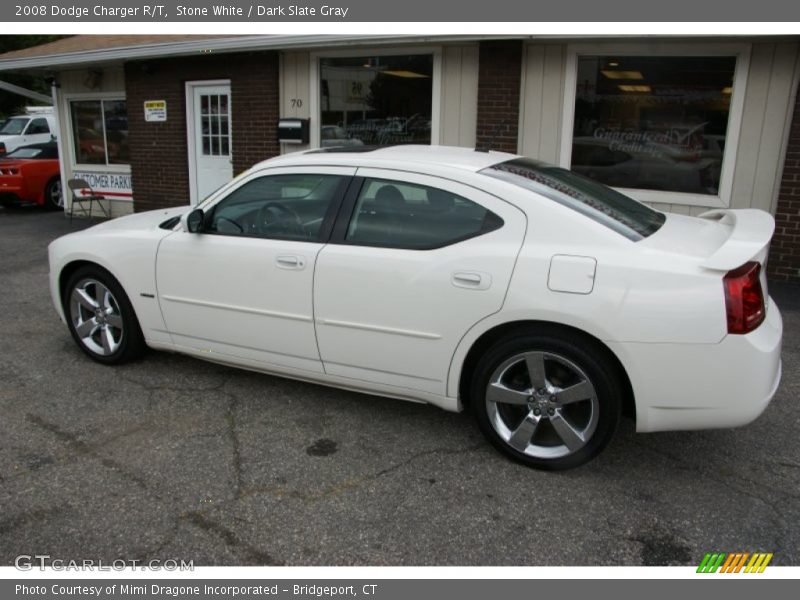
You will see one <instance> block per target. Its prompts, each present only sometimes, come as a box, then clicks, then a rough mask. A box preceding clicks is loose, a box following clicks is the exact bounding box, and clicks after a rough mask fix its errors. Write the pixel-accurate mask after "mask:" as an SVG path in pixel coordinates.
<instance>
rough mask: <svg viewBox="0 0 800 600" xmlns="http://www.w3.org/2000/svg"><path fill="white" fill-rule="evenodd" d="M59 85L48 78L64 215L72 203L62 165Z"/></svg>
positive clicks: (62, 144) (64, 162)
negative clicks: (55, 132)
mask: <svg viewBox="0 0 800 600" xmlns="http://www.w3.org/2000/svg"><path fill="white" fill-rule="evenodd" d="M60 87H61V86H60V85H59V83H58V82H57V81H56V78H55V77H53V78H52V79H51V80H50V96H51V99H52V102H53V118H54V119H55V121H56V131H57V132H58V135H56V147H57V148H58V172H59V175H60V176H61V198H62V200H63V204H64V215H65V216H66V215H67V214H68V213H69V208H68V207H67V204H68V203H69V204H70V205H71V204H72V196H71V195H70V194H67V189H68V188H67V171H66V168H65V167H64V165H65V164H66V155H65V154H64V143H63V140H62V139H61V138H63V137H64V136H63V135H61V134H62V131H61V102H60V95H59V93H58V88H60Z"/></svg>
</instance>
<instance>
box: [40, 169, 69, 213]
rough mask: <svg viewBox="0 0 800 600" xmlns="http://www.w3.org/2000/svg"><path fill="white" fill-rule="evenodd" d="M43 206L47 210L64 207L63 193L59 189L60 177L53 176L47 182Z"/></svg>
mask: <svg viewBox="0 0 800 600" xmlns="http://www.w3.org/2000/svg"><path fill="white" fill-rule="evenodd" d="M44 206H45V208H47V209H49V210H63V209H64V193H63V190H62V189H61V178H60V177H53V179H51V180H50V181H48V182H47V187H46V188H45V190H44Z"/></svg>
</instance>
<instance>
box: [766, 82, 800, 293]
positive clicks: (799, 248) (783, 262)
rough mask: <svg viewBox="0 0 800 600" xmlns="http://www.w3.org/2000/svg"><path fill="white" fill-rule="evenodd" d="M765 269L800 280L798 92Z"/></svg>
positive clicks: (783, 277)
mask: <svg viewBox="0 0 800 600" xmlns="http://www.w3.org/2000/svg"><path fill="white" fill-rule="evenodd" d="M767 268H768V271H767V274H768V275H769V277H770V278H771V279H774V280H777V281H792V282H795V283H800V94H799V95H798V96H797V98H796V100H795V105H794V116H793V117H792V125H791V130H790V132H789V144H788V146H787V148H786V162H785V163H784V166H783V177H782V179H781V187H780V191H779V192H778V207H777V209H776V211H775V237H773V238H772V245H771V246H770V252H769V262H768V264H767Z"/></svg>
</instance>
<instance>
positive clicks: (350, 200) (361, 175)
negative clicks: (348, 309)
mask: <svg viewBox="0 0 800 600" xmlns="http://www.w3.org/2000/svg"><path fill="white" fill-rule="evenodd" d="M365 171H366V172H365ZM381 172H382V174H381ZM415 179H417V180H419V179H424V180H428V181H424V182H423V181H415ZM368 180H370V181H371V180H380V181H386V182H388V183H391V184H394V183H396V184H400V185H416V186H423V187H431V188H437V189H440V190H443V191H446V192H448V193H451V194H454V195H456V196H459V197H460V198H463V199H464V200H467V201H468V202H472V203H473V204H477V205H478V206H480V207H481V208H483V209H484V210H485V211H487V212H489V213H491V214H493V215H494V216H495V217H496V218H497V219H499V221H500V225H499V226H498V227H495V228H494V229H490V230H489V231H478V232H477V233H474V234H470V235H464V236H461V237H458V238H455V239H452V240H448V241H447V243H444V244H436V245H431V246H414V247H408V246H398V245H396V244H388V243H387V244H374V243H368V242H357V241H356V242H354V241H352V240H348V239H347V234H348V230H349V228H350V224H351V223H352V222H353V219H354V217H355V214H356V207H357V206H358V199H359V197H360V196H361V190H362V188H363V187H364V183H365V182H366V181H368ZM431 180H440V181H441V183H442V184H443V185H438V186H437V185H435V184H433V183H432V182H431ZM449 182H450V180H447V179H442V178H439V177H436V176H434V175H427V174H419V173H411V172H408V171H391V170H385V169H379V168H373V167H368V168H365V167H362V168H359V172H357V173H356V175H355V177H353V179H352V182H351V184H350V186H349V187H348V189H347V192H346V194H345V196H344V198H343V201H342V204H341V206H340V208H339V211H338V214H337V217H336V221H335V222H334V223H333V228H332V231H331V235H330V238H329V240H328V243H330V244H337V245H341V246H358V247H361V248H382V249H387V250H401V251H405V252H429V251H431V250H440V249H442V248H449V247H450V246H454V245H456V244H459V243H461V242H465V241H467V240H472V239H475V238H479V237H482V236H484V235H487V234H489V233H493V232H495V231H500V230H501V229H503V227H505V225H506V220H505V218H503V216H502V215H499V214H497V212H496V211H494V210H492V209H491V208H489V207H487V206H486V205H485V204H484V203H483V202H480V201H479V200H476V199H475V198H468V197H466V196H465V194H464V193H463V192H460V191H459V192H457V191H453V190H452V189H448V188H447V184H448V183H449ZM483 193H485V194H487V195H489V193H488V192H483Z"/></svg>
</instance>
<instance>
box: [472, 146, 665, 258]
mask: <svg viewBox="0 0 800 600" xmlns="http://www.w3.org/2000/svg"><path fill="white" fill-rule="evenodd" d="M481 173H483V174H484V175H488V176H489V177H494V178H495V179H501V180H503V181H507V182H509V183H512V184H514V185H516V186H519V187H521V188H524V189H527V190H530V191H532V192H536V193H537V194H540V195H542V196H544V197H546V198H549V199H550V200H553V201H554V202H558V203H559V204H562V205H564V206H568V207H569V208H571V209H573V210H575V211H577V212H579V213H581V214H583V215H586V216H587V217H589V218H590V219H592V220H593V221H597V222H598V223H602V224H603V225H605V226H606V227H608V228H610V229H613V230H614V231H616V232H617V233H619V234H621V235H624V236H625V237H627V238H628V239H630V240H633V241H634V242H635V241H638V240H641V239H644V238H646V237H648V236H650V235H652V234H653V233H655V232H656V231H658V230H659V229H660V228H661V226H662V225H663V224H664V221H665V220H666V216H664V214H663V213H660V212H658V211H656V210H653V209H652V208H650V207H648V206H645V205H644V204H642V203H641V202H638V201H636V200H634V199H633V198H629V197H628V196H626V195H624V194H621V193H619V192H618V191H616V190H614V189H612V188H610V187H608V186H605V185H603V184H602V183H598V182H596V181H594V180H592V179H589V178H588V177H584V176H583V175H578V174H577V173H574V172H573V171H569V170H567V169H562V168H560V167H555V166H553V165H548V164H547V163H542V162H539V161H535V160H531V159H529V158H515V159H513V160H509V161H506V162H502V163H499V164H496V165H493V166H491V167H489V168H487V169H484V170H483V171H481Z"/></svg>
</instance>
